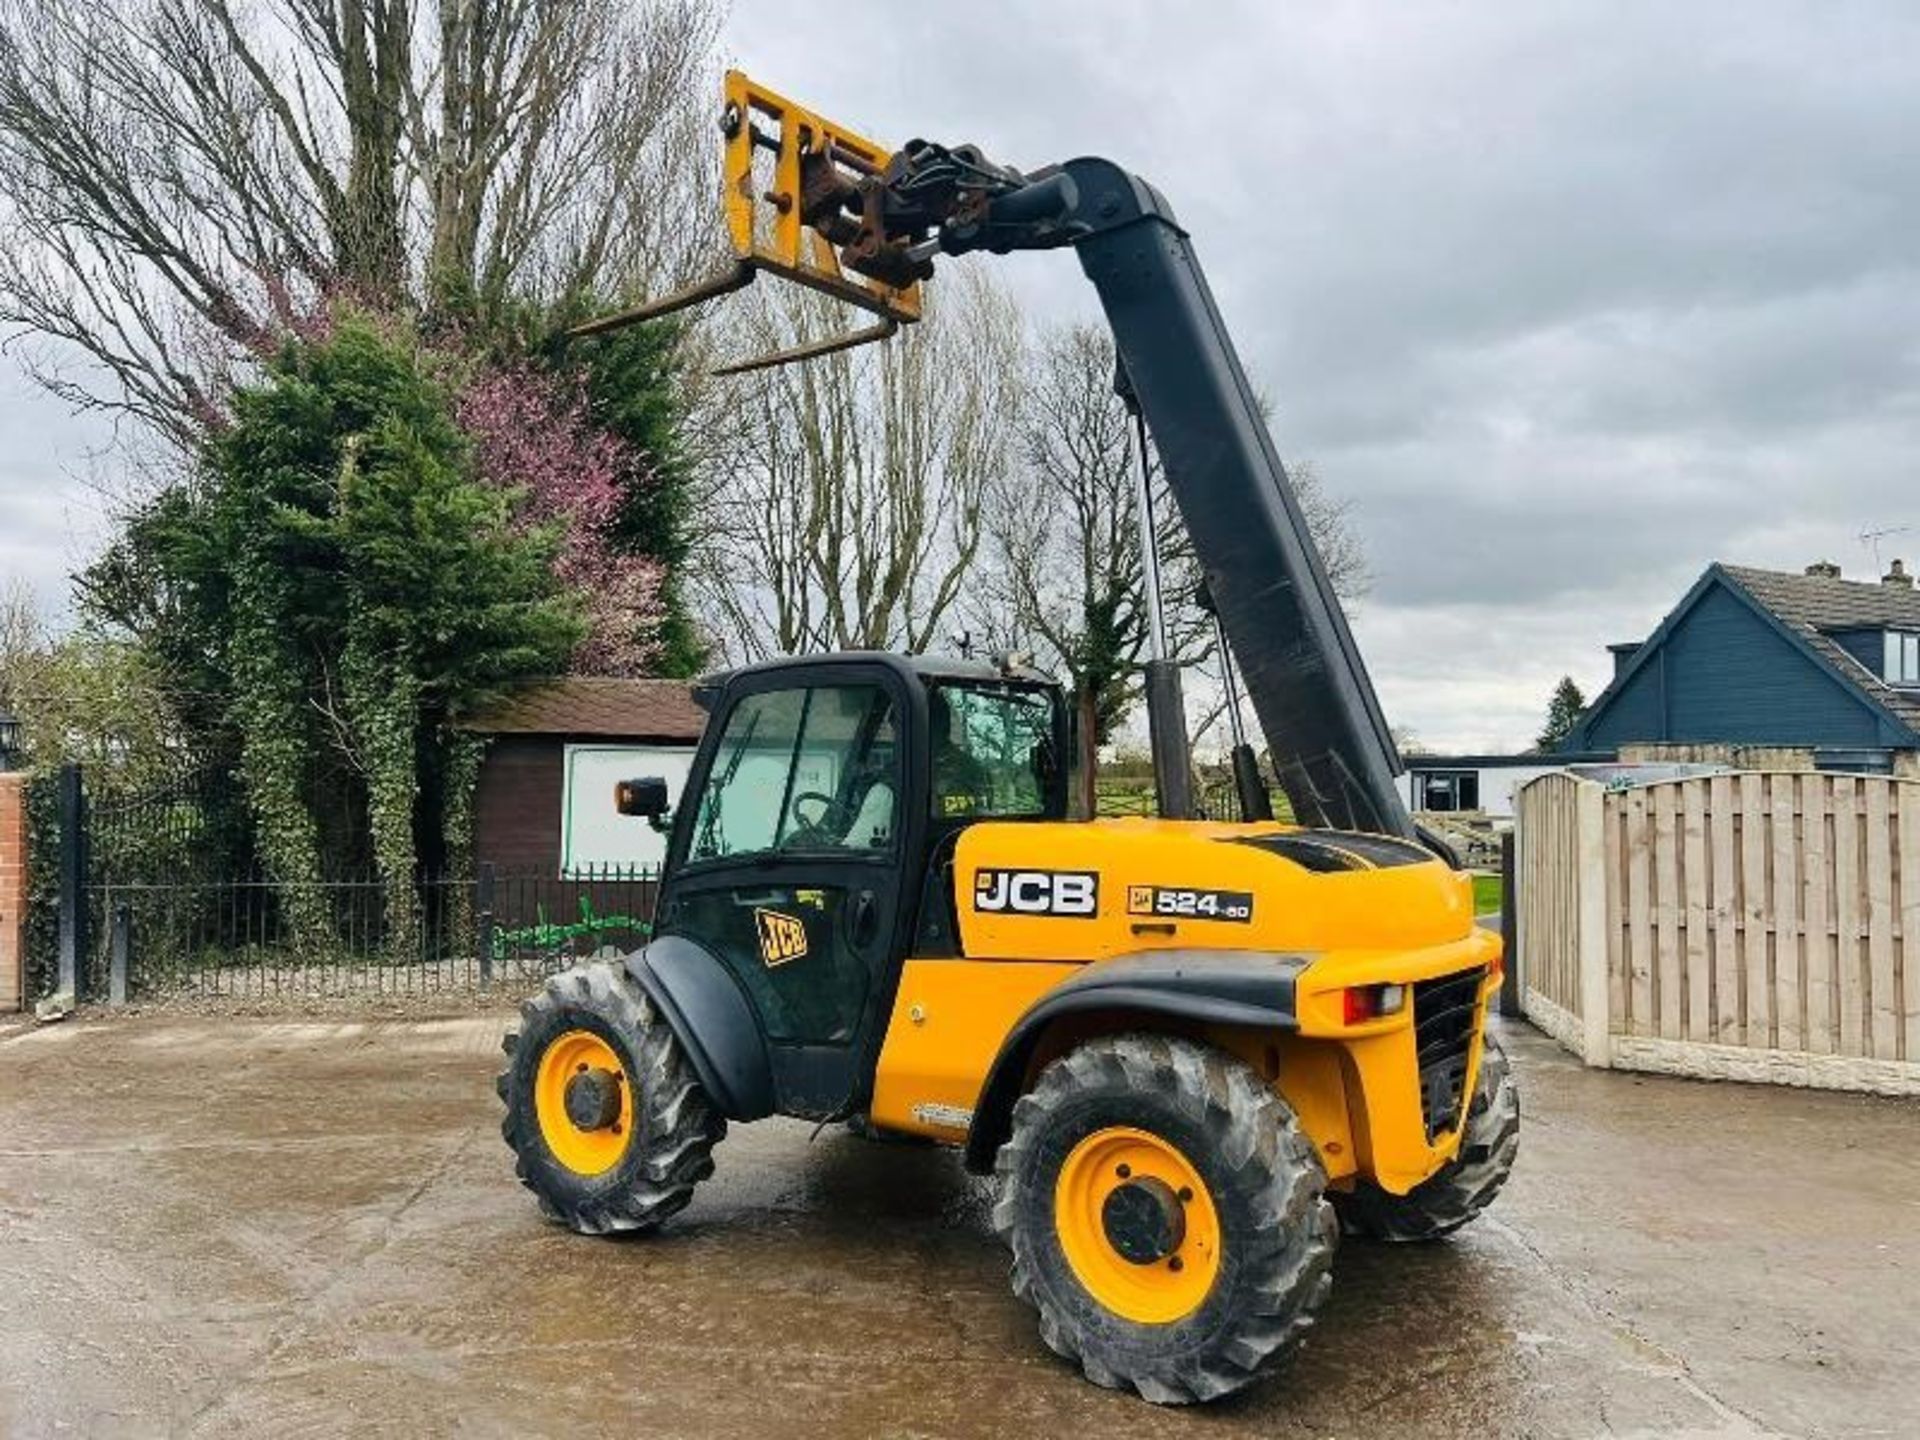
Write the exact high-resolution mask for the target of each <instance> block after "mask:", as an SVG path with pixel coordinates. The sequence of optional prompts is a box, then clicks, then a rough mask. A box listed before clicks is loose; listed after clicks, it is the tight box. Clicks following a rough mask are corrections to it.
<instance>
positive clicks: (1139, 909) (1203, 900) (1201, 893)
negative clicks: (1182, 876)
mask: <svg viewBox="0 0 1920 1440" xmlns="http://www.w3.org/2000/svg"><path fill="white" fill-rule="evenodd" d="M1127 913H1128V914H1129V915H1165V916H1172V917H1177V918H1180V919H1192V920H1231V921H1234V922H1236V923H1239V924H1242V925H1244V924H1247V923H1248V922H1250V921H1251V920H1252V919H1253V892H1252V891H1251V890H1189V889H1186V888H1184V887H1181V886H1177V885H1129V886H1128V887H1127Z"/></svg>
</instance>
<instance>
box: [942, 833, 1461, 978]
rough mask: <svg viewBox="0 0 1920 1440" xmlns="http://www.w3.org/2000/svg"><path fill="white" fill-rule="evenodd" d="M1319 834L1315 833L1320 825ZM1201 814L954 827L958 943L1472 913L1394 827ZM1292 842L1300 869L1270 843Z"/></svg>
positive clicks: (1347, 930) (1373, 939) (1444, 931)
mask: <svg viewBox="0 0 1920 1440" xmlns="http://www.w3.org/2000/svg"><path fill="white" fill-rule="evenodd" d="M1323 836H1324V837H1325V838H1324V839H1323V838H1322V837H1323ZM1345 839H1346V837H1341V836H1338V835H1336V834H1333V833H1331V832H1316V831H1304V830H1298V829H1295V828H1292V827H1289V826H1283V825H1275V824H1266V825H1228V824H1212V823H1208V822H1204V821H1191V820H1188V821H1172V820H1096V821H1093V822H1091V823H1087V822H1073V821H1063V822H1060V823H1057V824H1028V825H1020V824H1006V823H1002V824H993V823H987V824H981V825H974V826H972V827H970V828H969V829H967V830H966V831H965V832H964V833H963V834H962V835H961V836H960V843H959V848H958V850H957V851H956V852H955V856H954V905H955V908H956V910H957V911H958V912H959V917H960V945H961V949H962V950H963V951H964V952H965V953H966V954H968V955H991V956H994V957H995V958H998V959H1006V960H1067V959H1072V960H1079V961H1092V960H1104V959H1106V958H1108V957H1110V956H1113V955H1124V954H1128V953H1130V952H1133V951H1137V950H1149V949H1155V948H1160V947H1167V948H1179V949H1194V948H1198V949H1230V950H1283V951H1307V950H1329V949H1341V950H1353V949H1382V950H1404V949H1408V948H1410V947H1415V946H1423V945H1432V944H1435V943H1437V942H1440V941H1444V940H1456V939H1459V938H1460V937H1461V936H1463V935H1466V934H1467V933H1468V932H1469V931H1470V930H1471V929H1472V927H1473V884H1472V881H1471V880H1470V879H1469V878H1468V877H1467V876H1465V875H1463V874H1460V873H1458V872H1456V871H1452V870H1449V869H1447V867H1446V866H1445V865H1443V864H1442V863H1441V862H1440V861H1439V860H1437V859H1434V858H1432V857H1431V856H1427V855H1425V854H1424V852H1419V851H1417V850H1416V848H1415V847H1414V846H1412V845H1410V844H1407V843H1406V842H1403V841H1392V840H1388V839H1386V838H1384V837H1377V836H1366V837H1353V838H1352V839H1351V840H1347V841H1346V843H1347V844H1348V845H1350V846H1360V845H1365V846H1366V847H1368V851H1370V852H1371V853H1372V854H1373V855H1375V856H1385V857H1391V858H1392V860H1394V861H1395V862H1396V863H1391V864H1387V865H1381V864H1379V863H1377V861H1375V860H1370V859H1368V858H1367V853H1366V852H1362V851H1359V850H1356V849H1351V848H1348V849H1343V848H1342V841H1343V840H1345ZM1290 843H1294V844H1298V845H1299V847H1300V850H1299V853H1302V854H1304V855H1307V856H1309V857H1311V859H1312V861H1313V863H1318V864H1338V863H1341V861H1340V857H1341V856H1342V855H1344V856H1348V857H1350V859H1349V860H1348V861H1347V862H1346V863H1347V864H1350V865H1352V866H1353V867H1354V868H1344V867H1343V868H1339V869H1326V870H1318V871H1316V870H1312V869H1308V868H1307V867H1306V865H1304V864H1301V863H1299V862H1297V861H1295V860H1290V859H1288V858H1285V856H1284V855H1283V854H1280V853H1275V851H1274V850H1273V849H1270V848H1266V847H1268V846H1270V845H1274V844H1278V845H1280V846H1282V847H1284V846H1287V845H1288V844H1290Z"/></svg>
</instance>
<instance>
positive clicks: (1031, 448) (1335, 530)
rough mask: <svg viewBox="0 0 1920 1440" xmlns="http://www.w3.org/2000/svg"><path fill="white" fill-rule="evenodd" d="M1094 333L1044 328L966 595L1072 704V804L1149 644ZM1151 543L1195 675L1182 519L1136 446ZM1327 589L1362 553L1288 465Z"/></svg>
mask: <svg viewBox="0 0 1920 1440" xmlns="http://www.w3.org/2000/svg"><path fill="white" fill-rule="evenodd" d="M1114 362H1115V356H1114V344H1113V338H1112V336H1111V335H1110V334H1108V333H1107V331H1106V330H1104V329H1102V328H1098V327H1094V326H1083V325H1076V326H1069V327H1066V328H1063V329H1057V330H1053V331H1050V332H1049V333H1047V334H1045V335H1043V336H1042V338H1041V339H1040V341H1039V343H1038V345H1037V346H1036V347H1035V350H1034V353H1033V357H1032V360H1031V376H1030V381H1029V388H1028V394H1027V397H1026V401H1025V404H1024V407H1023V410H1022V414H1021V420H1020V459H1021V461H1022V463H1021V465H1020V466H1019V468H1018V469H1017V470H1016V471H1015V472H1014V473H1013V474H1011V475H1010V476H1009V477H1008V480H1007V481H1006V483H1005V484H1004V485H1003V486H1002V487H1001V488H1000V490H999V492H998V494H997V495H996V498H995V503H994V504H993V506H992V512H991V513H992V518H991V521H990V525H989V529H990V532H991V537H992V544H991V546H990V560H989V563H988V564H987V566H986V567H985V568H984V572H983V574H982V576H981V578H980V582H979V584H978V585H977V587H976V590H975V593H976V594H977V595H978V597H979V599H980V601H981V606H982V608H981V610H980V612H979V618H978V620H977V623H978V625H979V626H980V628H981V629H982V631H983V632H985V633H987V634H989V635H992V636H994V637H995V638H996V639H1000V640H1003V641H1005V642H1008V643H1011V644H1013V645H1015V646H1016V647H1019V648H1032V649H1033V650H1034V651H1035V652H1037V658H1038V659H1039V660H1040V661H1041V663H1042V664H1043V665H1045V666H1047V667H1048V668H1051V669H1053V670H1055V671H1056V672H1057V673H1060V674H1062V675H1063V676H1064V677H1065V678H1066V680H1067V681H1068V683H1069V684H1070V686H1071V687H1072V691H1073V699H1074V703H1075V706H1076V708H1077V712H1078V715H1079V721H1080V723H1079V732H1080V744H1081V756H1080V775H1081V783H1082V786H1083V793H1082V796H1081V800H1082V803H1083V804H1085V805H1088V806H1090V805H1091V803H1092V795H1091V786H1092V777H1093V773H1094V755H1095V751H1096V750H1097V747H1098V746H1099V745H1100V744H1102V743H1104V742H1105V741H1106V740H1107V739H1108V738H1109V737H1110V736H1111V735H1112V734H1113V732H1114V730H1115V729H1116V727H1117V726H1119V725H1120V724H1121V723H1122V722H1123V721H1124V719H1125V717H1126V715H1127V713H1128V711H1129V710H1130V709H1131V707H1132V705H1133V703H1134V702H1135V700H1136V699H1137V698H1138V695H1139V686H1140V667H1141V662H1142V661H1143V659H1144V658H1145V654H1146V649H1147V644H1148V615H1147V610H1146V601H1145V593H1144V581H1143V574H1144V569H1145V566H1144V561H1143V557H1142V553H1141V548H1140V530H1139V521H1138V500H1137V495H1138V485H1139V480H1138V467H1139V464H1140V457H1139V451H1138V448H1137V435H1136V428H1135V424H1134V421H1133V417H1131V416H1130V415H1129V414H1128V413H1127V410H1126V408H1125V406H1124V405H1123V404H1122V403H1121V402H1120V400H1119V399H1118V398H1117V397H1116V396H1115V394H1114V393H1113V379H1114V368H1115V367H1114ZM1148 464H1149V478H1150V494H1151V496H1152V505H1153V513H1154V521H1155V548H1156V550H1157V552H1158V554H1159V556H1160V564H1161V573H1162V595H1163V601H1164V609H1165V613H1166V617H1167V623H1168V644H1169V648H1170V650H1171V652H1172V654H1173V656H1174V658H1176V659H1179V660H1182V661H1184V662H1185V663H1187V664H1188V665H1189V666H1192V667H1196V668H1197V669H1198V670H1199V672H1200V673H1201V674H1202V676H1203V678H1204V676H1205V673H1206V667H1207V666H1208V665H1209V663H1212V664H1215V665H1217V656H1216V655H1215V653H1214V651H1215V647H1214V644H1213V631H1212V625H1211V623H1210V622H1209V621H1208V619H1207V617H1206V616H1205V614H1204V613H1203V612H1202V611H1201V610H1200V609H1199V607H1198V605H1197V603H1196V591H1197V589H1198V582H1199V568H1198V565H1197V564H1196V562H1195V560H1194V557H1193V553H1192V547H1191V544H1190V542H1189V541H1188V538H1187V534H1186V528H1185V526H1184V525H1183V524H1182V523H1181V521H1180V517H1179V513H1178V510H1177V508H1176V506H1175V504H1174V503H1173V499H1172V496H1171V495H1170V494H1169V493H1168V492H1167V489H1166V485H1165V481H1164V477H1163V476H1162V474H1161V472H1160V468H1159V465H1158V462H1157V457H1155V456H1154V454H1153V451H1152V448H1151V444H1150V443H1149V447H1148ZM1290 473H1291V475H1292V478H1293V481H1294V488H1295V491H1296V492H1297V494H1298V495H1299V498H1300V503H1301V507H1302V509H1303V510H1304V511H1305V513H1306V516H1307V521H1308V525H1309V527H1310V529H1311V530H1312V532H1313V536H1314V539H1315V541H1316V543H1317V544H1318V546H1319V548H1320V552H1321V555H1322V558H1323V559H1324V560H1325V561H1326V563H1327V566H1328V569H1329V571H1330V572H1331V573H1332V576H1333V581H1334V586H1335V588H1336V590H1339V591H1340V592H1341V593H1342V594H1343V595H1347V596H1351V595H1353V594H1356V593H1358V591H1359V589H1360V588H1362V587H1364V584H1365V578H1366V563H1365V555H1364V552H1363V551H1362V549H1361V547H1360V543H1359V540H1358V537H1357V536H1356V535H1355V534H1354V533H1353V530H1352V528H1351V526H1350V525H1349V524H1348V515H1347V510H1346V507H1345V506H1344V504H1343V503H1341V502H1337V501H1334V500H1332V499H1331V498H1330V497H1328V495H1327V494H1326V492H1325V490H1324V488H1323V487H1322V486H1321V484H1320V482H1319V477H1318V475H1317V474H1315V472H1314V470H1313V468H1312V466H1310V465H1296V466H1294V467H1292V469H1291V471H1290ZM1207 689H1208V691H1209V692H1210V694H1211V696H1212V698H1210V699H1209V698H1206V697H1204V696H1203V697H1201V713H1200V715H1199V717H1198V722H1197V724H1195V726H1194V728H1195V730H1196V731H1197V732H1204V731H1205V730H1207V729H1209V728H1210V727H1211V726H1212V725H1214V724H1216V723H1217V722H1218V721H1219V720H1220V719H1221V717H1222V715H1223V713H1224V710H1223V706H1224V701H1223V700H1222V699H1221V698H1219V697H1220V695H1221V693H1222V687H1220V686H1218V685H1217V684H1215V685H1210V686H1208V687H1207Z"/></svg>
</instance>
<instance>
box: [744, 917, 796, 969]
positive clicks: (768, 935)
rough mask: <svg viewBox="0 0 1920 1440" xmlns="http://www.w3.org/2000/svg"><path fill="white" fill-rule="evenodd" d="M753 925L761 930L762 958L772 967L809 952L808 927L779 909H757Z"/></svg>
mask: <svg viewBox="0 0 1920 1440" xmlns="http://www.w3.org/2000/svg"><path fill="white" fill-rule="evenodd" d="M753 925H754V928H755V929H756V930H758V931H759V932H760V958H761V959H762V960H764V961H766V962H767V966H768V968H769V969H771V968H772V967H773V966H775V965H784V964H786V963H787V962H788V961H789V960H798V959H800V958H801V957H802V956H803V955H805V954H806V953H807V927H806V924H805V923H804V922H803V921H799V920H796V919H794V918H793V916H791V915H782V914H781V913H780V912H779V911H778V910H755V911H754V912H753Z"/></svg>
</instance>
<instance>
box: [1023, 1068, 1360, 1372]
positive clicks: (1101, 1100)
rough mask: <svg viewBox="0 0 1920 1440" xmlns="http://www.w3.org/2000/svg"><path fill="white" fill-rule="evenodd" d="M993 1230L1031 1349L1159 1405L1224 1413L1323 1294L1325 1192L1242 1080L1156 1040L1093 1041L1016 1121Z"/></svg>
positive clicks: (1272, 1103)
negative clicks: (1028, 1325) (1037, 1347)
mask: <svg viewBox="0 0 1920 1440" xmlns="http://www.w3.org/2000/svg"><path fill="white" fill-rule="evenodd" d="M994 1168H995V1174H996V1176H997V1177H998V1182H999V1195H998V1199H997V1201H996V1203H995V1205H994V1210H993V1221H994V1228H995V1229H996V1230H998V1231H999V1233H1000V1235H1001V1237H1002V1238H1003V1239H1004V1240H1005V1241H1006V1242H1007V1245H1008V1247H1009V1248H1010V1249H1011V1250H1012V1251H1013V1288H1014V1293H1015V1294H1017V1295H1018V1296H1019V1297H1020V1298H1021V1299H1023V1300H1025V1301H1027V1302H1028V1303H1029V1304H1031V1305H1032V1306H1033V1307H1034V1308H1035V1309H1036V1310H1037V1311H1039V1315H1040V1335H1041V1338H1042V1339H1043V1340H1045V1341H1046V1343H1047V1345H1048V1346H1049V1347H1050V1348H1052V1349H1053V1350H1054V1351H1055V1352H1056V1353H1057V1354H1059V1355H1061V1356H1063V1357H1065V1358H1066V1359H1068V1360H1072V1361H1074V1362H1076V1363H1077V1364H1079V1366H1080V1367H1081V1369H1082V1370H1083V1371H1084V1372H1085V1374H1086V1376H1087V1378H1088V1379H1090V1380H1092V1381H1093V1382H1094V1383H1096V1384H1099V1385H1104V1386H1107V1387H1109V1388H1112V1389H1119V1388H1123V1387H1124V1388H1131V1389H1133V1390H1136V1391H1138V1392H1139V1393H1140V1395H1141V1396H1143V1397H1144V1398H1145V1399H1147V1400H1151V1401H1153V1402H1155V1403H1157V1404H1164V1405H1179V1404H1189V1403H1191V1402H1193V1401H1196V1400H1214V1399H1218V1398H1220V1397H1221V1396H1224V1395H1229V1394H1231V1393H1233V1392H1234V1391H1236V1390H1238V1389H1240V1388H1242V1387H1243V1386H1245V1385H1247V1384H1248V1383H1250V1382H1251V1381H1252V1380H1253V1379H1254V1378H1255V1377H1256V1376H1257V1375H1258V1374H1259V1373H1260V1372H1261V1370H1262V1369H1263V1368H1264V1367H1266V1366H1267V1365H1268V1364H1269V1363H1270V1362H1273V1361H1275V1360H1277V1359H1278V1358H1279V1357H1280V1356H1282V1355H1284V1354H1285V1353H1287V1352H1289V1351H1290V1350H1292V1349H1293V1348H1294V1347H1295V1346H1296V1345H1297V1344H1298V1343H1299V1341H1300V1339H1301V1337H1302V1336H1303V1335H1304V1333H1305V1332H1306V1330H1307V1327H1308V1326H1310V1325H1311V1324H1312V1323H1313V1315H1314V1312H1315V1311H1316V1310H1317V1309H1318V1307H1319V1305H1320V1303H1321V1301H1322V1300H1324V1299H1325V1297H1326V1293H1327V1289H1328V1287H1329V1285H1330V1283H1331V1277H1330V1274H1329V1267H1330V1265H1331V1263H1332V1259H1333V1250H1334V1245H1335V1242H1336V1240H1337V1238H1338V1230H1337V1226H1336V1224H1335V1221H1334V1216H1333V1211H1332V1209H1331V1208H1330V1207H1329V1206H1328V1204H1327V1202H1326V1200H1325V1198H1324V1192H1325V1188H1326V1174H1325V1172H1324V1171H1323V1170H1322V1169H1321V1166H1320V1162H1319V1158H1318V1156H1317V1155H1316V1154H1315V1152H1314V1149H1313V1146H1312V1145H1311V1144H1310V1143H1309V1142H1308V1140H1307V1138H1306V1136H1305V1135H1304V1134H1303V1133H1302V1132H1301V1130H1300V1126H1299V1123H1298V1121H1296V1120H1295V1118H1294V1115H1293V1112H1292V1111H1291V1110H1290V1109H1289V1108H1288V1106H1287V1105H1286V1103H1285V1102H1284V1101H1283V1100H1282V1099H1281V1098H1280V1097H1279V1096H1278V1095H1277V1094H1275V1093H1274V1091H1273V1090H1272V1089H1271V1088H1270V1087H1269V1086H1267V1085H1266V1084H1265V1083H1264V1082H1262V1081H1261V1079H1260V1077H1259V1076H1258V1075H1256V1074H1255V1073H1254V1072H1253V1071H1252V1070H1251V1069H1250V1068H1248V1067H1247V1066H1246V1065H1245V1064H1243V1063H1241V1062H1240V1061H1239V1060H1236V1059H1234V1058H1233V1057H1232V1056H1230V1055H1227V1054H1225V1053H1224V1052H1222V1051H1219V1050H1216V1049H1213V1048H1212V1047H1210V1046H1205V1045H1200V1044H1197V1043H1195V1042H1193V1041H1190V1040H1186V1039H1181V1038H1177V1037H1173V1036H1167V1035H1151V1034H1143V1035H1117V1036H1109V1037H1106V1038H1102V1039H1098V1040H1094V1041H1090V1042H1089V1043H1087V1044H1085V1045H1082V1046H1080V1047H1079V1048H1078V1049H1075V1050H1073V1051H1070V1052H1069V1053H1068V1054H1066V1055H1065V1056H1063V1057H1062V1058H1060V1059H1058V1060H1056V1061H1054V1062H1053V1063H1052V1064H1051V1065H1049V1066H1048V1067H1047V1068H1046V1070H1045V1071H1044V1072H1043V1073H1042V1074H1041V1076H1040V1080H1039V1082H1038V1083H1037V1084H1036V1085H1035V1086H1034V1088H1033V1090H1032V1091H1031V1092H1030V1093H1028V1094H1027V1095H1025V1096H1023V1097H1021V1100H1020V1102H1019V1104H1018V1105H1017V1106H1016V1107H1015V1109H1014V1115H1013V1134H1012V1136H1011V1138H1009V1140H1008V1141H1007V1143H1006V1144H1005V1145H1004V1146H1003V1147H1002V1148H1001V1150H1000V1153H999V1156H998V1157H997V1159H996V1161H995V1167H994Z"/></svg>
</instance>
